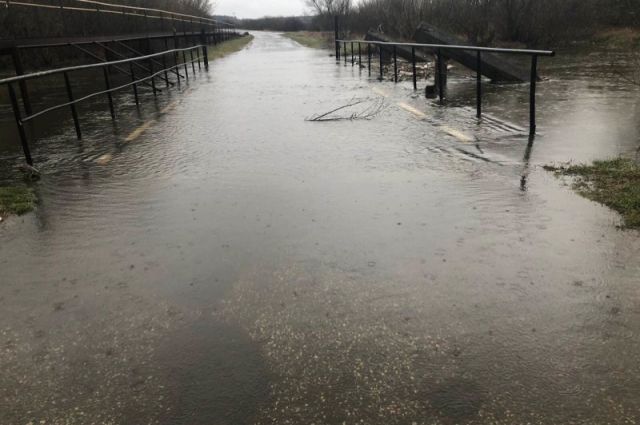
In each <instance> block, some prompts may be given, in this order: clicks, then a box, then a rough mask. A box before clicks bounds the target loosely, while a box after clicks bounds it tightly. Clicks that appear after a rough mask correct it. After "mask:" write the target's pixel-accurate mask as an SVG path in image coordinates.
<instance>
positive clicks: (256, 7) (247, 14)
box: [214, 0, 308, 18]
mask: <svg viewBox="0 0 640 425" xmlns="http://www.w3.org/2000/svg"><path fill="white" fill-rule="evenodd" d="M214 3H215V5H216V7H215V9H214V13H215V14H216V15H229V16H236V17H238V18H261V17H263V16H291V15H303V14H304V12H305V11H308V8H307V7H306V5H305V1H304V0H215V2H214Z"/></svg>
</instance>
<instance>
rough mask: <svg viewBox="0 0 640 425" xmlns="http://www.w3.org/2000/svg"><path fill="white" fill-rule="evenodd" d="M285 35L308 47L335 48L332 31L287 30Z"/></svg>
mask: <svg viewBox="0 0 640 425" xmlns="http://www.w3.org/2000/svg"><path fill="white" fill-rule="evenodd" d="M284 36H285V37H287V38H290V39H291V40H293V41H295V42H297V43H300V44H302V45H303V46H306V47H311V48H314V49H333V48H334V44H333V43H334V40H333V33H332V32H318V31H298V32H285V33H284Z"/></svg>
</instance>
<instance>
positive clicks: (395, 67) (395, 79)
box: [393, 44, 398, 83]
mask: <svg viewBox="0 0 640 425" xmlns="http://www.w3.org/2000/svg"><path fill="white" fill-rule="evenodd" d="M393 82H394V83H397V82H398V47H397V46H396V45H395V44H394V45H393Z"/></svg>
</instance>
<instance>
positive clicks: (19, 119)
mask: <svg viewBox="0 0 640 425" xmlns="http://www.w3.org/2000/svg"><path fill="white" fill-rule="evenodd" d="M7 88H8V89H9V98H10V99H11V106H12V107H13V115H14V117H15V119H16V125H17V126H18V135H19V136H20V144H22V152H24V159H25V161H27V164H29V165H33V159H32V158H31V151H30V150H29V143H28V141H27V133H26V131H25V130H24V125H23V124H22V116H21V115H20V106H18V98H17V96H16V92H15V90H14V89H13V85H12V84H11V83H9V84H7Z"/></svg>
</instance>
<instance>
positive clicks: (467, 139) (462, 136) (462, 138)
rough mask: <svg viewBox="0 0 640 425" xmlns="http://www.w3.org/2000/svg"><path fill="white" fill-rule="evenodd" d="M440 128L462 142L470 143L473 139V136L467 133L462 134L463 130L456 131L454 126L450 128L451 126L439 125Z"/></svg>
mask: <svg viewBox="0 0 640 425" xmlns="http://www.w3.org/2000/svg"><path fill="white" fill-rule="evenodd" d="M441 128H442V131H444V132H445V133H447V134H448V135H449V136H453V137H455V138H456V139H458V140H459V141H461V142H463V143H471V142H474V141H475V139H474V138H473V137H471V136H469V135H467V134H464V133H463V132H461V131H458V130H456V129H455V128H451V127H441Z"/></svg>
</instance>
